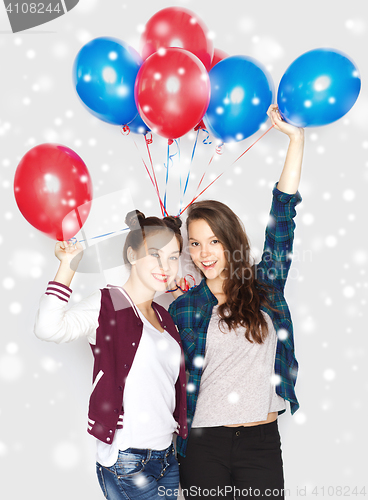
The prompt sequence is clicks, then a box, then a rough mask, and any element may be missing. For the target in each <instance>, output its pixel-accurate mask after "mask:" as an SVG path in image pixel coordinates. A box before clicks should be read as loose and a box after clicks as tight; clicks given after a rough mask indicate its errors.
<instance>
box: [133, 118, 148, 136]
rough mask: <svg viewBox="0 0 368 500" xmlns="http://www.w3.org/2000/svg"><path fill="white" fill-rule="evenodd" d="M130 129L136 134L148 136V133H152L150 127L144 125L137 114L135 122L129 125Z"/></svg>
mask: <svg viewBox="0 0 368 500" xmlns="http://www.w3.org/2000/svg"><path fill="white" fill-rule="evenodd" d="M129 128H130V131H131V132H134V133H135V134H143V135H146V134H147V132H150V131H151V129H150V128H149V127H148V125H146V124H145V123H144V121H143V120H142V118H141V116H140V114H139V113H137V116H136V117H135V118H134V120H133V121H131V122H130V123H129Z"/></svg>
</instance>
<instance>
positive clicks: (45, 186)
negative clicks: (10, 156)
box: [14, 144, 92, 241]
mask: <svg viewBox="0 0 368 500" xmlns="http://www.w3.org/2000/svg"><path fill="white" fill-rule="evenodd" d="M14 195H15V200H16V202H17V205H18V208H19V210H20V211H21V213H22V215H23V216H24V217H25V219H27V221H28V222H29V223H30V224H32V226H34V227H35V228H36V229H39V230H40V231H42V232H43V233H45V234H46V235H47V236H49V237H50V238H53V239H57V240H59V241H62V240H68V239H70V238H71V237H73V236H75V235H76V234H77V233H78V231H79V230H80V228H81V227H82V226H83V224H84V223H85V221H86V219H87V217H88V214H89V211H90V208H91V200H92V181H91V178H90V175H89V172H88V170H87V167H86V165H85V164H84V162H83V160H82V158H80V156H78V155H77V153H75V152H74V151H73V150H72V149H69V148H67V147H66V146H62V145H60V144H40V145H39V146H36V147H34V148H32V149H30V150H29V151H28V152H27V153H26V154H25V155H24V156H23V158H22V159H21V161H20V162H19V165H18V167H17V170H16V172H15V177H14Z"/></svg>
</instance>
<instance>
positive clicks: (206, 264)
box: [201, 260, 217, 269]
mask: <svg viewBox="0 0 368 500" xmlns="http://www.w3.org/2000/svg"><path fill="white" fill-rule="evenodd" d="M216 262H217V260H209V261H206V262H201V264H202V266H203V267H204V268H205V269H212V268H213V267H215V264H216Z"/></svg>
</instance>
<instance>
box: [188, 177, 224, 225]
mask: <svg viewBox="0 0 368 500" xmlns="http://www.w3.org/2000/svg"><path fill="white" fill-rule="evenodd" d="M223 173H224V172H221V174H220V175H218V176H217V177H216V179H214V180H213V181H212V182H211V183H210V184H208V186H206V187H205V188H204V189H203V191H201V192H200V193H199V194H198V195H197V196H195V197H194V198H193V200H192V201H191V202H190V203H188V205H187V206H186V207H185V208H184V209H183V210H182V211H181V212H180V214H179V217H180V215H181V214H183V213H184V212H185V210H186V209H187V208H188V207H189V206H190V205H191V204H192V203H194V202H195V200H196V199H197V198H199V197H200V196H201V194H203V193H204V192H205V191H206V189H208V188H209V187H210V186H212V184H213V183H214V182H215V181H217V179H219V178H220V177H221V176H222V174H223Z"/></svg>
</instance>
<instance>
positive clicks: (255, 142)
mask: <svg viewBox="0 0 368 500" xmlns="http://www.w3.org/2000/svg"><path fill="white" fill-rule="evenodd" d="M273 127H274V125H272V126H271V127H270V128H269V129H268V130H266V132H264V133H263V134H262V135H261V136H260V137H258V139H257V140H256V141H254V142H253V144H251V145H250V146H249V148H247V149H246V150H245V151H244V152H243V153H242V154H241V155H240V156H238V158H237V159H236V160H234V161H233V162H232V164H231V165H230V166H232V165H234V163H236V162H237V161H238V160H239V159H240V158H241V157H242V156H243V155H245V153H246V152H247V151H249V150H250V149H251V148H252V147H253V146H254V145H255V144H257V142H258V141H259V140H261V139H262V137H264V136H265V135H266V134H267V133H268V132H269V131H270V130H271V129H272V128H273ZM214 154H215V153H214ZM214 154H213V155H212V158H211V159H210V161H209V163H208V165H210V163H211V162H212V160H213V157H214ZM223 173H224V172H222V173H221V174H220V175H218V176H217V177H216V179H214V180H213V181H212V182H211V183H210V184H208V186H206V187H205V188H204V189H203V190H202V191H201V192H200V193H199V194H198V195H197V196H195V197H194V198H193V200H192V201H191V202H190V203H188V205H187V206H186V207H185V208H184V209H183V210H182V211H181V212H180V213H179V216H180V215H182V213H184V212H185V210H186V209H187V208H188V207H189V206H190V205H191V204H192V203H194V202H195V200H196V199H197V198H199V197H200V196H201V194H203V193H204V192H205V191H206V190H207V189H208V188H209V187H210V186H212V184H213V183H214V182H215V181H217V179H219V178H220V177H221V176H222V174H223ZM205 174H206V172H205V173H204V174H203V176H202V179H201V181H200V183H199V184H198V187H199V186H200V184H201V182H202V180H203V177H204V176H205ZM197 189H198V188H197Z"/></svg>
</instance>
